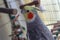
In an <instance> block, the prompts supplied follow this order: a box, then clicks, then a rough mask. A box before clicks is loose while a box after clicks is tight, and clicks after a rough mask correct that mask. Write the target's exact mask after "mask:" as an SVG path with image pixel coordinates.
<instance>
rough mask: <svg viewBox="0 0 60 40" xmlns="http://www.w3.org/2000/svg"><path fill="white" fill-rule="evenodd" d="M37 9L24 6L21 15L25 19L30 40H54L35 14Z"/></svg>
mask: <svg viewBox="0 0 60 40" xmlns="http://www.w3.org/2000/svg"><path fill="white" fill-rule="evenodd" d="M37 10H38V9H37V8H34V7H31V6H25V7H24V9H22V13H23V15H24V17H25V19H26V23H27V31H28V34H29V39H30V40H54V38H53V36H52V33H51V32H50V31H49V30H48V28H47V27H46V26H45V25H44V23H43V22H42V20H41V18H40V17H39V16H38V14H37Z"/></svg>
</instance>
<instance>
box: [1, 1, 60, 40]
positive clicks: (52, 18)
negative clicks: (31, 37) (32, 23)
mask: <svg viewBox="0 0 60 40" xmlns="http://www.w3.org/2000/svg"><path fill="white" fill-rule="evenodd" d="M23 1H24V2H23V4H26V3H29V2H32V1H33V0H23ZM19 6H20V0H0V7H3V8H14V9H18V14H19V13H20V9H19ZM41 6H42V8H43V9H44V10H45V11H43V12H39V11H38V15H39V16H40V17H41V19H42V20H43V22H44V24H45V25H46V26H47V27H48V29H49V30H50V31H51V32H52V34H53V36H54V38H55V39H56V40H59V39H60V30H59V28H60V0H41ZM20 15H21V16H20V20H24V18H23V15H22V14H20ZM21 17H22V18H21ZM8 21H10V16H9V15H8V14H2V13H0V40H11V37H9V36H8V35H10V34H11V32H12V29H11V26H12V23H11V22H8ZM5 23H7V24H5ZM4 24H5V25H4ZM23 24H24V25H23ZM20 25H23V26H25V27H26V23H25V21H20Z"/></svg>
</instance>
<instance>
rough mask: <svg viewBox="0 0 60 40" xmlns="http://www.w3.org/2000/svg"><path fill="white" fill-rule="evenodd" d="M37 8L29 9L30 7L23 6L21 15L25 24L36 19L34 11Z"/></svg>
mask: <svg viewBox="0 0 60 40" xmlns="http://www.w3.org/2000/svg"><path fill="white" fill-rule="evenodd" d="M36 9H37V8H34V7H31V6H25V7H24V10H23V11H22V12H23V15H24V17H25V19H26V21H27V22H33V21H34V19H35V18H36V14H37V11H36Z"/></svg>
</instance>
